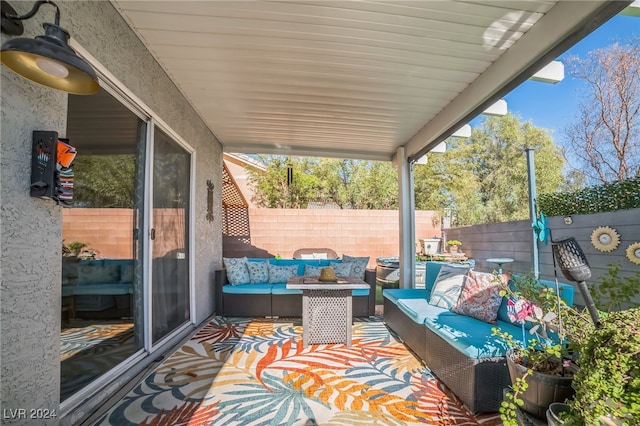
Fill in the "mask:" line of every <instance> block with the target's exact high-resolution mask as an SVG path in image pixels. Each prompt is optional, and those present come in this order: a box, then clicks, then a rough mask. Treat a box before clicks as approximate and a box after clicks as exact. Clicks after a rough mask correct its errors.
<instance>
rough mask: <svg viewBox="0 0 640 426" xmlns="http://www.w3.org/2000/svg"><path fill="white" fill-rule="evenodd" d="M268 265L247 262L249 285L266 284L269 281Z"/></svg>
mask: <svg viewBox="0 0 640 426" xmlns="http://www.w3.org/2000/svg"><path fill="white" fill-rule="evenodd" d="M267 265H268V263H267V262H266V261H265V262H247V268H248V269H249V283H251V284H257V283H266V282H268V281H269V269H268V267H267Z"/></svg>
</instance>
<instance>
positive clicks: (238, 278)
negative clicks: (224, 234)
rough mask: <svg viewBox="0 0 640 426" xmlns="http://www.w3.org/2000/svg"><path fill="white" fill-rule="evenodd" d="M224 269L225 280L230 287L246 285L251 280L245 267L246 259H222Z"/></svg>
mask: <svg viewBox="0 0 640 426" xmlns="http://www.w3.org/2000/svg"><path fill="white" fill-rule="evenodd" d="M222 261H223V262H224V267H225V269H226V270H227V279H228V280H229V284H231V285H239V284H248V283H249V281H250V280H251V279H250V277H249V268H248V267H247V262H248V260H247V258H246V257H239V258H229V257H223V258H222Z"/></svg>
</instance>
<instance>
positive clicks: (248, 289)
mask: <svg viewBox="0 0 640 426" xmlns="http://www.w3.org/2000/svg"><path fill="white" fill-rule="evenodd" d="M272 286H273V284H268V283H259V284H236V285H225V286H223V287H222V292H223V293H228V294H271V287H272Z"/></svg>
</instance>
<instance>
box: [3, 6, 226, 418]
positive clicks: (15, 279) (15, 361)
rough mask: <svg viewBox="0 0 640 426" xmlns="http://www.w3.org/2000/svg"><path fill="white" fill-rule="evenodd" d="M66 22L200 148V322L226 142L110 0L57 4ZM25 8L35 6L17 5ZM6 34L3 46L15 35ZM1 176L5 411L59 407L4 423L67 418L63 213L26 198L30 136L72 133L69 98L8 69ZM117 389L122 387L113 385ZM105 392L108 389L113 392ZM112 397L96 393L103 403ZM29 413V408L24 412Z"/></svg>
mask: <svg viewBox="0 0 640 426" xmlns="http://www.w3.org/2000/svg"><path fill="white" fill-rule="evenodd" d="M57 4H58V6H59V7H60V16H61V25H62V26H63V27H64V28H66V29H67V30H68V31H69V32H70V33H71V35H72V37H73V38H74V39H75V40H76V41H77V42H78V43H79V44H80V45H81V46H82V47H83V48H85V49H86V50H87V51H88V52H90V53H91V55H93V56H94V57H95V58H96V59H97V60H98V61H99V62H100V63H101V65H103V66H104V67H105V68H106V69H107V70H108V71H109V72H110V73H112V74H113V75H114V76H115V77H116V78H117V79H118V80H120V81H121V82H122V83H123V84H124V86H125V87H126V88H127V89H128V90H129V91H131V92H132V93H133V94H135V96H137V97H138V98H139V99H141V100H142V101H143V102H144V103H145V104H146V105H147V106H148V107H149V109H150V110H151V111H153V112H154V113H155V114H157V116H158V117H160V118H161V119H162V120H163V121H164V122H165V123H167V124H168V126H170V127H171V128H172V129H173V130H174V131H175V132H176V133H177V134H178V135H180V136H181V137H182V138H183V139H184V140H185V141H186V142H187V143H188V144H190V145H191V147H192V148H194V149H195V152H196V154H195V159H196V162H195V168H196V175H195V180H194V199H195V202H194V206H195V207H194V212H195V214H194V218H195V220H194V224H193V229H194V233H193V238H194V240H195V244H194V245H195V250H194V253H192V256H193V258H194V265H195V268H194V275H193V280H194V283H195V296H196V297H195V300H196V313H195V316H196V317H195V321H196V323H200V322H202V321H203V320H204V319H206V318H207V317H208V316H209V315H210V314H211V313H212V312H213V309H214V300H213V291H212V288H211V287H212V286H211V281H212V276H213V271H214V270H215V269H216V268H217V267H220V266H221V264H222V259H221V257H222V235H221V232H220V229H221V222H220V215H216V216H215V218H214V220H213V221H212V222H210V221H208V220H207V219H206V216H207V206H206V202H207V184H206V182H207V180H211V181H212V182H213V183H214V185H215V189H214V205H213V210H214V212H215V211H220V210H221V208H222V201H221V188H222V182H221V176H222V147H221V145H220V144H219V143H218V141H217V140H216V139H215V136H214V135H213V134H212V133H211V132H210V130H209V129H208V128H207V127H206V126H205V124H204V123H203V122H202V120H201V119H200V117H199V115H198V114H197V113H196V112H195V111H194V110H193V109H192V108H191V106H190V105H189V104H188V102H187V100H186V99H185V98H184V97H183V96H182V95H181V93H180V92H179V91H178V89H177V88H176V87H175V86H174V85H173V83H172V82H171V81H170V79H169V78H168V76H167V75H166V74H165V72H164V71H163V70H162V68H161V67H160V66H159V65H158V64H157V63H156V62H155V60H154V58H153V56H152V55H151V54H150V53H149V52H148V51H147V50H146V48H145V47H144V46H143V44H142V43H141V42H140V40H139V39H138V38H137V36H136V35H135V34H134V33H133V31H132V30H131V29H130V28H129V26H128V25H127V24H126V23H125V21H124V20H123V19H122V17H121V16H120V14H119V13H118V12H117V11H116V10H115V9H114V6H113V5H112V4H111V3H110V2H100V1H59V2H57ZM12 6H13V7H14V8H15V9H16V11H17V13H18V14H24V13H26V12H28V11H29V9H30V8H31V7H32V3H31V2H26V3H25V2H13V4H12ZM53 13H54V12H53V10H52V8H51V6H48V5H44V6H43V7H42V8H41V11H40V12H39V13H38V14H37V15H36V17H35V18H33V19H30V20H28V21H25V22H24V24H25V25H24V26H25V34H24V35H23V36H22V37H34V36H36V35H41V34H42V26H41V24H42V23H43V22H45V21H48V22H51V21H52V20H53ZM8 38H9V37H8V36H7V35H6V34H2V42H3V43H4V42H5V41H6V40H8ZM1 76H2V103H1V105H2V117H1V127H2V133H1V136H0V137H1V141H2V150H3V153H2V155H1V156H0V162H1V163H0V164H1V166H2V167H1V171H0V178H1V197H2V198H1V203H2V207H1V215H2V216H1V226H2V230H1V243H2V244H1V245H2V247H1V251H2V261H1V262H2V263H1V274H2V275H1V285H0V296H1V300H0V304H1V306H0V312H1V317H0V332H1V339H2V341H1V343H2V345H1V346H2V349H1V351H2V353H1V356H2V357H1V360H2V365H1V388H0V393H1V402H2V409H3V410H9V409H12V410H15V409H20V408H24V409H27V410H28V409H32V408H33V409H37V408H40V409H48V410H52V409H55V410H56V411H57V413H58V417H56V418H55V419H50V420H46V419H24V418H20V419H17V418H16V419H4V418H3V420H2V422H3V424H4V423H12V424H38V425H44V424H58V423H59V422H61V420H60V414H61V413H60V411H59V408H60V403H59V394H60V320H61V313H60V303H61V301H60V299H61V260H60V259H61V238H62V237H61V235H62V232H61V231H62V209H61V207H58V206H56V205H55V203H54V202H53V201H50V200H42V199H36V198H32V197H30V196H29V184H30V170H31V166H30V165H31V140H32V136H31V132H32V131H33V130H55V131H57V132H58V133H59V135H60V137H64V136H65V129H66V118H67V95H66V94H65V93H62V92H58V91H55V90H52V89H48V88H45V87H42V86H39V85H37V84H35V83H31V82H30V81H28V80H25V79H23V78H22V77H19V76H17V75H16V74H14V73H13V72H12V71H10V70H9V69H7V68H6V67H4V66H3V67H2V70H1ZM112 389H114V390H117V388H113V387H112ZM107 393H108V392H107ZM108 396H109V395H107V394H104V393H103V394H102V395H101V397H100V398H93V400H94V401H93V402H94V403H96V404H97V403H99V402H100V401H101V400H104V398H106V397H108ZM27 412H28V411H27Z"/></svg>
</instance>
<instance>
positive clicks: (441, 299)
mask: <svg viewBox="0 0 640 426" xmlns="http://www.w3.org/2000/svg"><path fill="white" fill-rule="evenodd" d="M468 271H469V268H463V267H458V266H451V265H443V266H442V267H441V268H440V272H439V273H438V278H436V282H435V284H434V285H433V288H432V289H431V297H430V298H429V303H430V304H432V305H434V306H440V307H441V308H447V309H451V308H452V307H453V306H454V305H455V304H456V302H457V301H458V297H460V292H461V291H462V284H463V283H464V280H465V275H466V273H467V272H468Z"/></svg>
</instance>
